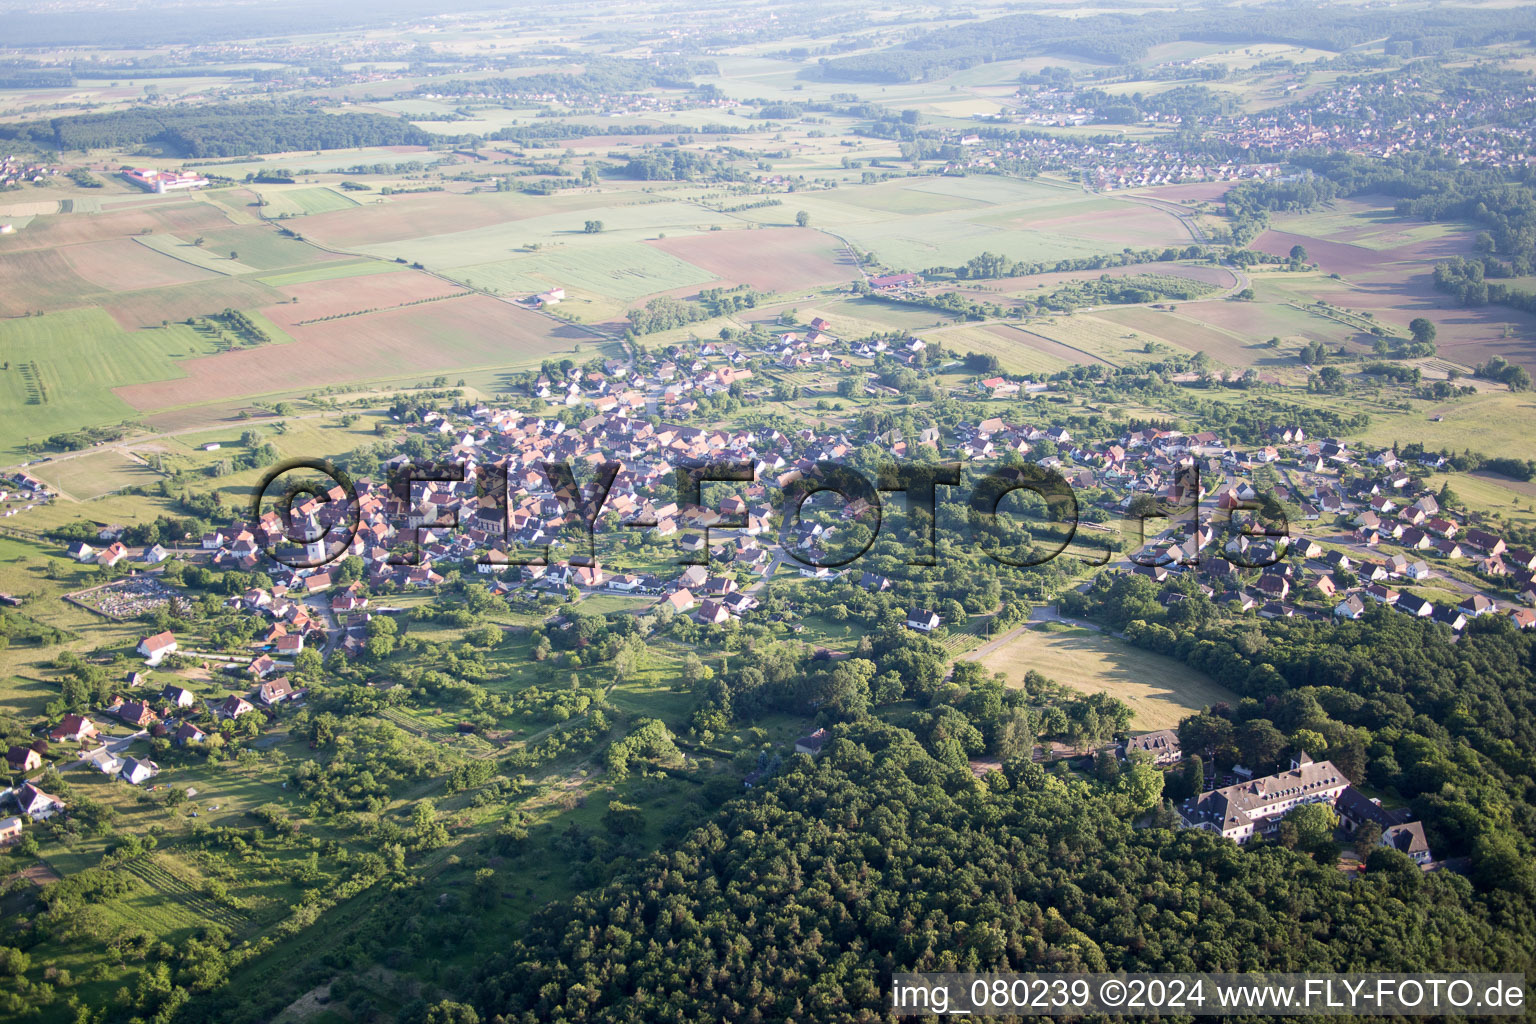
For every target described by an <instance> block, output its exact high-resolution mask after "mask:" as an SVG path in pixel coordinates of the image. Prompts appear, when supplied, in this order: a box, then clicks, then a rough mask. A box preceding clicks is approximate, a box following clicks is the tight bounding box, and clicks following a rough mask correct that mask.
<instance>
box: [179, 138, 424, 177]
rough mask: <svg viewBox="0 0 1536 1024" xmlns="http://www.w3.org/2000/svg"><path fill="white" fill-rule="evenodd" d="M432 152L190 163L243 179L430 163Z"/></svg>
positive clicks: (405, 149) (390, 149)
mask: <svg viewBox="0 0 1536 1024" xmlns="http://www.w3.org/2000/svg"><path fill="white" fill-rule="evenodd" d="M431 159H432V152H431V151H430V150H428V149H427V148H426V147H424V146H373V147H368V148H364V149H338V150H329V151H327V152H324V153H315V152H313V151H311V152H305V153H274V154H271V155H269V156H267V157H266V158H264V159H257V160H251V161H250V162H249V163H235V164H226V163H214V164H210V163H207V162H204V163H198V162H197V161H195V160H194V161H190V162H188V163H187V166H188V167H189V168H191V169H193V170H202V171H204V172H208V173H214V174H222V175H226V176H228V177H231V178H243V177H245V175H247V174H257V173H260V172H261V171H264V170H267V171H270V170H272V169H274V168H280V167H288V168H294V169H300V168H302V169H304V170H310V171H317V172H322V173H323V172H327V171H337V172H340V171H345V170H346V169H347V168H349V167H354V166H357V165H359V164H401V163H407V162H410V161H415V160H422V161H425V160H431Z"/></svg>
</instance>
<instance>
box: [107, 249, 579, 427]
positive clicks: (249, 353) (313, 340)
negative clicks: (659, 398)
mask: <svg viewBox="0 0 1536 1024" xmlns="http://www.w3.org/2000/svg"><path fill="white" fill-rule="evenodd" d="M357 280H370V279H369V278H360V279H357ZM288 332H289V333H290V334H291V335H292V336H293V339H294V341H293V343H292V346H276V345H263V346H260V347H258V348H251V349H241V350H239V351H234V352H225V353H221V354H219V355H216V356H206V357H202V358H198V359H189V360H187V361H186V362H185V363H184V364H183V365H182V369H183V370H184V371H185V373H186V376H187V378H188V379H187V380H185V381H174V382H165V383H145V384H135V385H131V386H128V387H123V388H119V389H117V392H116V393H117V396H118V397H119V398H120V399H122V400H123V401H125V402H127V403H128V404H129V405H130V406H132V407H133V408H135V409H138V410H140V411H145V412H148V411H150V410H159V409H171V408H175V407H177V406H183V405H192V404H200V403H204V402H212V401H217V400H219V399H225V398H237V397H241V396H248V395H251V394H253V393H260V394H272V393H278V392H284V391H290V390H295V389H312V388H317V387H323V386H325V385H327V384H341V383H346V382H352V381H364V380H379V379H383V378H386V377H391V376H402V375H406V374H410V373H420V374H430V373H432V372H435V371H439V370H441V371H443V372H452V371H454V370H458V369H468V368H470V367H477V366H516V365H521V366H533V365H537V364H538V363H539V362H540V361H541V360H543V359H546V358H551V357H553V358H557V359H558V358H561V357H563V356H567V355H571V354H573V353H574V352H575V351H576V349H577V348H578V347H580V348H581V349H582V350H583V351H588V352H600V351H602V339H599V338H594V337H593V336H592V335H591V334H589V333H587V332H586V331H583V330H582V329H580V328H577V327H569V326H565V325H562V324H558V323H556V322H553V321H550V320H547V319H545V318H544V317H542V316H540V315H538V314H537V313H531V312H528V311H526V310H522V309H518V308H517V307H515V306H513V305H512V304H510V303H508V302H503V301H501V300H498V299H492V298H488V297H485V296H481V295H469V296H464V297H460V298H450V299H444V300H443V301H441V302H431V303H425V304H422V305H416V306H407V307H405V308H403V309H392V310H384V311H381V312H378V313H370V314H368V315H366V316H354V317H346V318H344V319H340V320H332V321H327V322H323V323H319V324H311V325H307V326H294V327H290V328H288ZM290 347H291V348H292V351H291V352H290V351H289V349H290ZM253 386H254V387H255V388H259V392H253Z"/></svg>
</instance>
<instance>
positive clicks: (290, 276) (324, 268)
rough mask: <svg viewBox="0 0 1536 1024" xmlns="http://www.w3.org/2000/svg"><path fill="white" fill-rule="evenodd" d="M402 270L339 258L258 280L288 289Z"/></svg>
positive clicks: (371, 262)
mask: <svg viewBox="0 0 1536 1024" xmlns="http://www.w3.org/2000/svg"><path fill="white" fill-rule="evenodd" d="M399 270H400V266H399V264H395V263H384V262H381V261H379V260H369V259H348V258H347V257H345V256H343V257H339V258H338V259H337V260H336V261H334V262H327V263H322V264H319V265H317V266H314V267H311V268H309V269H308V270H291V271H287V272H285V273H279V274H262V275H261V277H259V278H258V279H257V280H259V281H260V282H261V283H262V284H264V285H269V286H271V287H273V288H288V287H290V286H292V285H296V284H311V283H313V282H315V281H337V280H340V279H341V278H344V277H366V276H368V275H369V274H393V273H396V272H398V271H399Z"/></svg>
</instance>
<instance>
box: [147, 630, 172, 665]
mask: <svg viewBox="0 0 1536 1024" xmlns="http://www.w3.org/2000/svg"><path fill="white" fill-rule="evenodd" d="M138 651H139V653H140V654H142V655H144V663H145V664H146V665H150V666H155V665H158V664H160V662H161V660H163V659H164V658H165V656H166V655H167V654H175V653H176V637H175V636H173V635H172V634H171V632H170V631H169V630H167V631H165V632H164V633H156V634H155V635H154V636H147V637H145V638H144V639H143V640H140V641H139V647H138Z"/></svg>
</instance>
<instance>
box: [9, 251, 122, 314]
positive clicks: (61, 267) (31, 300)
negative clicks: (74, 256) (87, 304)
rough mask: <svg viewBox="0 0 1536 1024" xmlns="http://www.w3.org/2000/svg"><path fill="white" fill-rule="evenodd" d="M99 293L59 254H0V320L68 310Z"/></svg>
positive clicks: (52, 252)
mask: <svg viewBox="0 0 1536 1024" xmlns="http://www.w3.org/2000/svg"><path fill="white" fill-rule="evenodd" d="M130 244H131V243H130ZM100 292H101V289H100V288H97V287H94V286H93V285H91V284H90V283H89V282H88V281H86V280H85V279H84V278H82V277H81V276H80V275H79V274H76V273H75V270H74V267H72V266H71V265H70V263H69V261H68V260H67V259H66V258H65V256H64V253H63V252H62V251H59V250H53V249H45V250H37V251H31V252H29V251H20V252H4V253H0V316H7V317H15V316H24V315H26V314H28V313H34V312H37V311H39V310H56V309H67V308H70V307H73V306H79V305H81V304H82V302H84V301H87V300H88V297H89V296H92V295H96V294H99V293H100Z"/></svg>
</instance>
